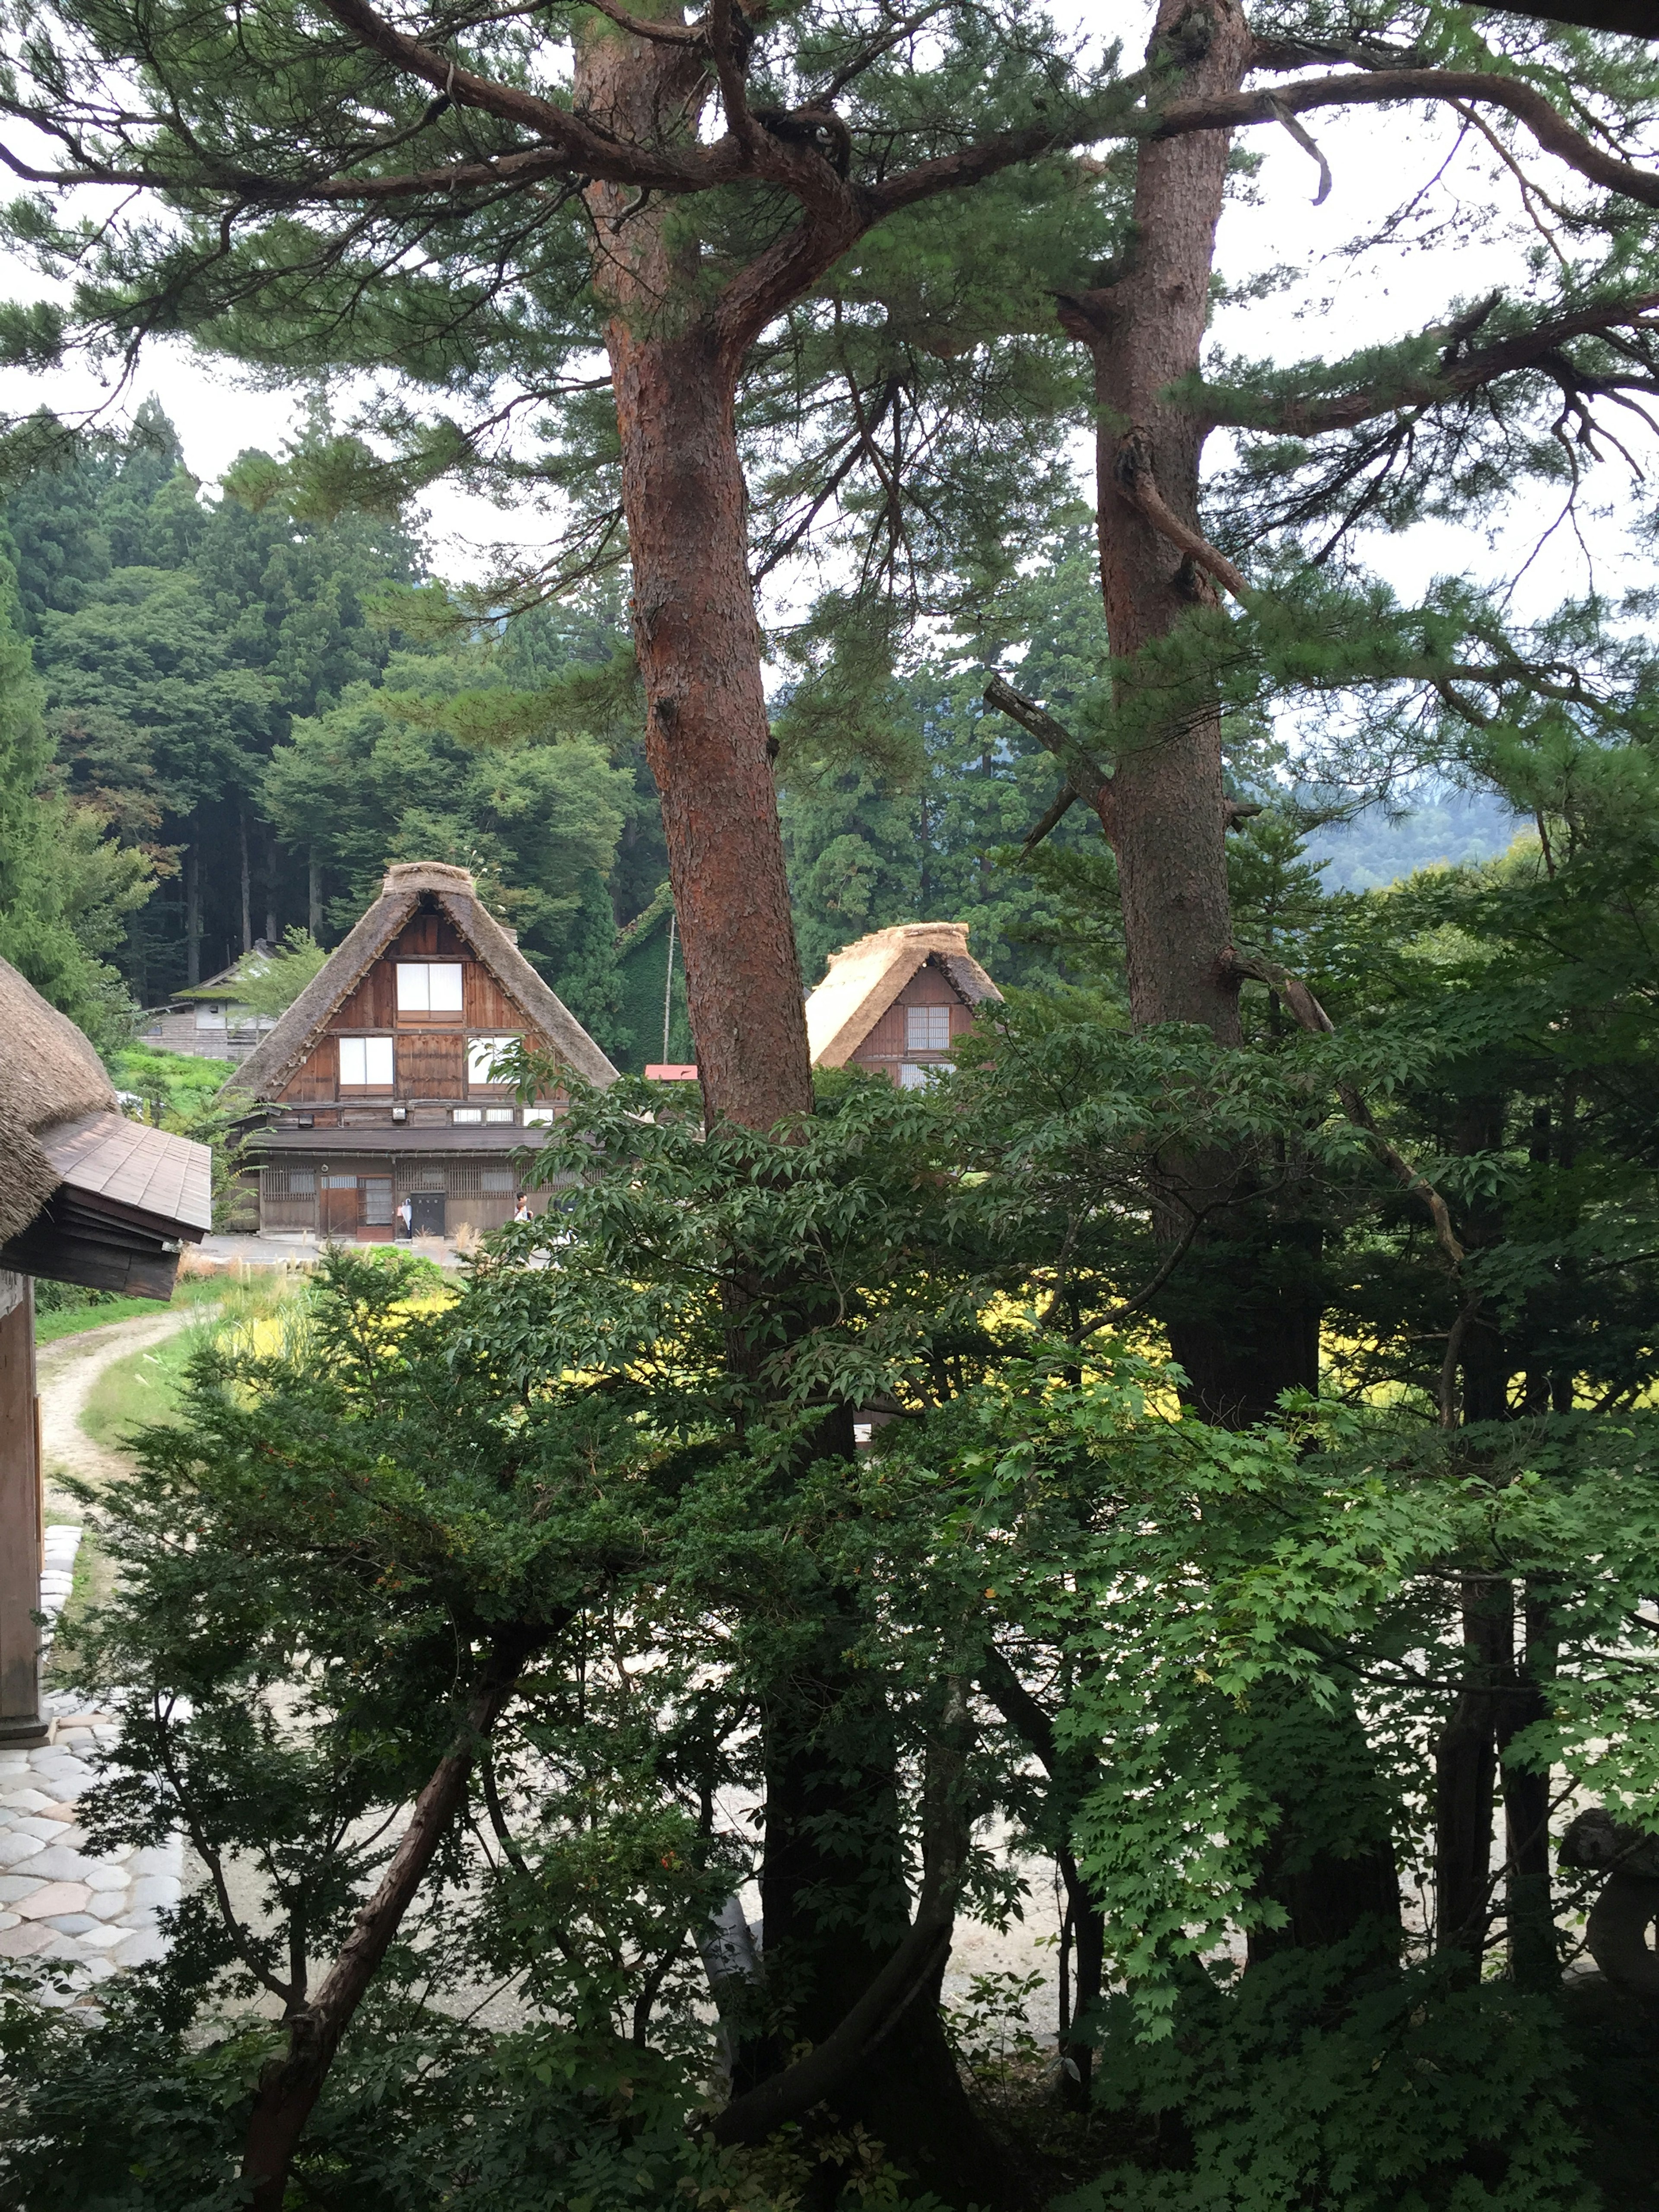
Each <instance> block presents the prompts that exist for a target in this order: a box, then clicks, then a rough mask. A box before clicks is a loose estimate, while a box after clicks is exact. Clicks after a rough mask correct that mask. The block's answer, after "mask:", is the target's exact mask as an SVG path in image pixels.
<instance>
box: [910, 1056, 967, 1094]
mask: <svg viewBox="0 0 1659 2212" xmlns="http://www.w3.org/2000/svg"><path fill="white" fill-rule="evenodd" d="M955 1073H956V1069H955V1068H954V1067H953V1066H951V1062H950V1061H949V1060H921V1061H918V1060H905V1061H904V1062H903V1063H902V1065H901V1066H900V1068H899V1089H900V1090H901V1091H920V1090H921V1089H922V1088H923V1086H924V1085H927V1084H929V1083H931V1082H932V1081H933V1079H934V1077H935V1076H939V1075H954V1074H955Z"/></svg>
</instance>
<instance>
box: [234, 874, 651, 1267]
mask: <svg viewBox="0 0 1659 2212" xmlns="http://www.w3.org/2000/svg"><path fill="white" fill-rule="evenodd" d="M520 1043H523V1044H526V1045H527V1046H529V1047H530V1048H532V1050H534V1051H538V1052H542V1053H545V1054H550V1055H551V1056H552V1058H554V1059H555V1060H556V1061H557V1062H558V1063H559V1064H560V1066H562V1067H563V1068H566V1069H568V1070H569V1072H570V1073H571V1074H572V1075H573V1076H580V1077H581V1078H583V1079H585V1080H586V1081H587V1082H589V1083H592V1084H597V1085H602V1086H604V1085H610V1084H611V1083H614V1082H615V1080H616V1079H617V1070H616V1069H615V1068H614V1067H613V1066H611V1062H610V1061H609V1060H607V1059H606V1058H605V1054H604V1053H602V1052H601V1051H600V1050H599V1047H598V1045H596V1044H595V1043H594V1042H593V1040H592V1037H591V1036H589V1035H588V1034H587V1031H586V1030H585V1029H584V1028H583V1027H582V1025H581V1024H580V1022H579V1021H578V1020H577V1019H576V1018H575V1016H574V1014H573V1013H571V1012H570V1011H569V1009H568V1007H567V1006H565V1005H564V1003H563V1002H562V1000H561V999H560V998H559V997H558V995H557V994H556V992H554V991H553V990H551V989H550V987H549V986H548V985H547V984H546V983H545V982H544V981H543V979H542V978H541V976H539V975H538V974H537V973H536V971H535V969H533V968H532V966H531V964H530V963H529V962H528V961H527V960H526V958H525V957H524V955H523V953H522V952H520V950H519V948H518V945H517V944H516V942H515V941H514V939H513V936H512V933H510V932H509V931H507V930H506V929H504V928H503V927H502V926H501V923H500V922H499V921H496V920H495V917H494V915H490V914H489V913H488V912H486V910H485V908H484V905H483V901H482V900H481V899H480V898H479V896H478V893H477V886H476V885H475V884H474V883H473V880H472V878H471V875H470V874H469V873H468V872H467V871H466V870H465V868H456V867H451V866H447V864H444V863H441V862H439V861H434V860H418V861H407V862H402V863H399V864H398V866H395V867H392V868H390V869H388V870H387V872H386V880H385V883H384V884H383V885H382V887H381V891H380V897H379V898H378V899H377V900H376V901H375V902H374V905H373V906H372V907H370V908H369V909H368V913H367V914H366V915H364V916H363V917H362V921H359V922H358V924H357V925H356V928H354V929H353V930H352V932H351V933H350V935H349V937H347V938H346V939H345V941H344V942H343V944H342V945H340V946H339V947H338V948H337V951H334V952H333V953H332V954H331V956H330V957H329V959H328V960H327V962H326V963H325V965H324V966H323V968H322V969H320V970H319V973H318V974H317V975H315V976H314V977H313V980H312V981H311V982H310V984H309V985H308V986H307V988H306V989H305V990H304V991H303V992H302V993H301V995H300V997H299V998H298V999H296V1000H295V1002H294V1004H293V1005H292V1006H290V1007H289V1010H288V1012H286V1013H285V1014H284V1015H283V1018H282V1019H281V1020H280V1021H279V1022H278V1023H277V1024H276V1028H275V1029H274V1030H272V1031H271V1033H270V1036H268V1037H266V1038H265V1040H264V1042H263V1043H262V1044H261V1045H260V1046H259V1048H258V1050H257V1051H255V1052H254V1053H252V1054H251V1055H250V1056H249V1057H248V1058H247V1059H246V1060H244V1061H243V1063H242V1065H241V1066H240V1067H239V1068H238V1069H237V1070H236V1072H235V1073H234V1075H232V1076H231V1077H229V1078H228V1081H227V1083H226V1086H225V1094H224V1095H225V1096H226V1097H227V1098H228V1099H229V1100H231V1101H232V1102H233V1103H234V1102H236V1101H237V1100H238V1098H239V1097H240V1099H241V1100H242V1101H244V1102H245V1103H246V1107H247V1109H248V1120H249V1122H250V1125H251V1133H250V1135H249V1138H248V1146H249V1150H250V1152H252V1153H253V1154H254V1155H255V1156H256V1157H257V1158H258V1162H259V1170H258V1172H259V1226H260V1231H261V1232H262V1233H263V1234H270V1233H271V1232H273V1231H274V1232H276V1233H278V1234H281V1233H283V1232H284V1231H288V1232H290V1233H291V1232H293V1231H301V1232H304V1231H310V1232H311V1233H312V1234H313V1235H314V1236H316V1237H320V1238H325V1239H328V1240H331V1241H334V1242H346V1243H390V1242H392V1240H393V1239H394V1238H396V1237H398V1236H402V1235H410V1236H415V1237H453V1236H454V1235H455V1234H456V1233H457V1232H458V1231H459V1230H460V1229H461V1228H463V1227H470V1228H471V1229H473V1230H476V1231H484V1230H488V1229H493V1228H496V1227H499V1226H500V1225H501V1223H502V1222H505V1221H510V1220H511V1219H512V1218H513V1213H514V1212H515V1210H516V1208H517V1206H518V1202H519V1199H520V1195H521V1194H522V1190H523V1167H524V1160H525V1156H526V1152H530V1151H533V1150H534V1149H535V1147H536V1146H538V1145H540V1144H542V1143H544V1142H545V1139H546V1133H547V1127H548V1125H549V1124H550V1123H551V1122H552V1121H555V1120H556V1118H557V1116H558V1115H559V1114H560V1113H561V1112H562V1110H563V1106H564V1102H565V1092H564V1090H563V1088H562V1085H558V1084H555V1085H553V1086H552V1087H551V1088H550V1089H548V1090H547V1091H544V1093H542V1094H541V1095H540V1096H539V1097H538V1098H536V1099H535V1100H533V1101H532V1102H531V1103H528V1104H525V1103H521V1102H520V1100H519V1099H518V1098H517V1097H515V1095H514V1092H513V1087H512V1085H510V1084H508V1083H507V1082H505V1081H503V1080H502V1079H501V1076H500V1075H499V1073H497V1063H498V1062H499V1060H500V1059H501V1055H502V1054H504V1053H505V1052H507V1050H508V1049H509V1048H511V1047H513V1046H514V1045H517V1044H520ZM545 1203H546V1196H545V1194H544V1193H539V1192H538V1193H536V1194H532V1206H534V1207H535V1208H536V1209H537V1210H539V1209H540V1208H541V1207H542V1206H544V1205H545Z"/></svg>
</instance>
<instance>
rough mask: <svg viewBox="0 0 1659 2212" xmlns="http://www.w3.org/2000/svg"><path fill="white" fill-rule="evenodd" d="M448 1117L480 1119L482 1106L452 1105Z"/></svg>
mask: <svg viewBox="0 0 1659 2212" xmlns="http://www.w3.org/2000/svg"><path fill="white" fill-rule="evenodd" d="M449 1118H450V1120H451V1121H483V1107H482V1106H452V1107H451V1109H450V1110H449Z"/></svg>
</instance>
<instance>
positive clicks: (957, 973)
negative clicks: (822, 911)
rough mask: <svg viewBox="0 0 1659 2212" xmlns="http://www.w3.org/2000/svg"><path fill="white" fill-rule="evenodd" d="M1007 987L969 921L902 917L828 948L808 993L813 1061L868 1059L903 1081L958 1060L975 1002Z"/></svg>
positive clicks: (923, 1078) (917, 1080) (836, 1063)
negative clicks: (972, 937) (983, 958)
mask: <svg viewBox="0 0 1659 2212" xmlns="http://www.w3.org/2000/svg"><path fill="white" fill-rule="evenodd" d="M1001 1000H1002V994H1001V992H1000V991H999V990H998V988H997V987H996V985H995V984H994V982H993V981H991V979H990V977H989V976H988V975H987V974H986V972H985V970H984V969H982V968H981V966H980V964H979V963H978V961H977V960H975V959H974V958H973V957H971V956H970V954H969V951H968V925H967V923H966V922H965V921H904V922H897V923H896V924H895V925H894V926H893V927H892V928H890V929H878V930H874V931H872V933H871V934H870V935H869V936H868V937H860V939H859V940H858V942H857V943H856V944H855V945H842V949H841V951H839V952H832V953H831V954H830V956H829V970H828V972H827V974H826V975H825V976H824V979H823V982H821V983H820V984H819V985H818V987H817V990H816V991H814V992H813V994H812V995H811V998H810V999H808V1000H807V1001H806V1036H807V1042H808V1045H809V1047H810V1048H811V1054H812V1065H813V1066H814V1067H848V1066H858V1067H868V1068H872V1069H875V1070H878V1071H879V1072H880V1073H882V1074H884V1075H885V1076H888V1077H889V1078H890V1079H891V1080H892V1081H893V1082H895V1083H896V1084H898V1085H901V1086H902V1087H903V1088H904V1089H907V1090H908V1089H910V1088H912V1087H913V1086H915V1085H919V1084H922V1083H926V1082H927V1079H928V1076H929V1073H932V1072H933V1071H936V1070H939V1069H944V1068H948V1067H949V1066H951V1064H952V1054H953V1053H954V1051H955V1048H956V1041H957V1039H958V1038H960V1037H963V1036H966V1034H967V1032H968V1031H969V1029H971V1028H972V1026H973V1021H974V1014H975V1010H976V1009H977V1008H978V1007H980V1006H984V1005H986V1004H987V1003H994V1004H997V1005H1000V1004H1001Z"/></svg>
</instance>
